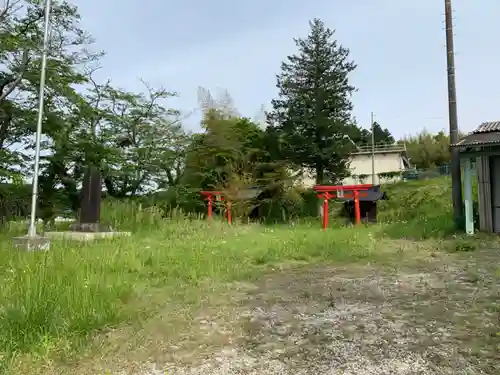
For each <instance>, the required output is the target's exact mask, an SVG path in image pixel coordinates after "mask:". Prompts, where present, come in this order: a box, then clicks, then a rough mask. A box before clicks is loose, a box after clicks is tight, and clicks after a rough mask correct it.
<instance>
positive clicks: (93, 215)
mask: <svg viewBox="0 0 500 375" xmlns="http://www.w3.org/2000/svg"><path fill="white" fill-rule="evenodd" d="M101 184H102V183H101V172H100V171H99V169H98V168H96V167H88V168H87V171H86V172H85V175H84V177H83V185H82V191H81V193H80V212H79V218H78V223H75V224H72V225H71V226H70V230H71V231H74V232H85V233H96V232H112V229H111V228H110V227H109V226H107V225H103V224H101V222H100V218H101V197H102V190H101Z"/></svg>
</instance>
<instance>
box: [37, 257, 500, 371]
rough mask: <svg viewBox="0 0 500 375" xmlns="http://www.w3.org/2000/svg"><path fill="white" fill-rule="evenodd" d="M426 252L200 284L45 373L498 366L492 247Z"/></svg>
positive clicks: (499, 310) (499, 305) (498, 305)
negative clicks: (394, 263)
mask: <svg viewBox="0 0 500 375" xmlns="http://www.w3.org/2000/svg"><path fill="white" fill-rule="evenodd" d="M431 255H432V256H429V257H428V258H427V259H422V258H421V259H420V260H419V261H412V262H407V263H406V264H405V263H403V264H402V265H400V266H398V268H394V267H387V266H383V267H382V266H375V265H370V266H366V265H365V266H359V265H358V266H356V265H350V266H345V267H332V266H328V267H326V266H315V267H311V266H304V265H302V266H287V267H279V268H278V269H276V270H274V271H272V272H269V273H267V274H266V276H265V277H263V278H262V279H261V280H258V281H256V282H254V283H245V284H233V285H230V286H228V287H227V289H223V290H220V289H216V290H212V291H208V290H207V291H206V298H205V299H204V301H203V303H202V304H200V306H199V309H198V310H197V312H196V313H195V314H194V315H193V316H190V317H189V319H188V321H189V322H190V323H189V324H185V321H186V314H187V312H185V313H181V312H180V311H177V312H176V313H175V312H174V311H172V310H175V308H174V307H172V306H171V307H170V309H169V310H168V311H167V310H165V312H164V313H163V314H159V315H158V316H157V317H156V318H154V319H152V320H149V321H147V322H144V323H143V324H142V325H141V327H138V328H137V329H135V330H133V331H131V330H117V331H115V332H111V333H108V334H107V335H106V337H105V338H103V339H102V341H99V342H98V343H96V347H95V348H94V354H92V355H91V356H89V358H88V360H79V361H78V366H77V367H74V363H73V364H71V366H69V367H65V368H63V367H60V366H56V367H53V366H52V365H50V366H48V367H47V369H46V370H47V371H45V373H68V374H69V373H71V374H76V373H78V374H89V375H90V374H105V373H106V372H105V369H111V370H110V372H108V373H109V374H115V373H116V374H130V375H160V374H161V375H163V374H165V373H167V374H168V375H182V374H203V375H209V374H212V375H230V374H297V375H307V374H315V375H320V374H353V375H354V374H359V375H368V374H370V375H371V374H373V375H384V374H398V375H405V374H408V375H409V374H420V375H423V374H454V375H461V374H463V375H469V374H500V333H499V332H500V328H499V323H500V320H499V318H500V301H499V299H498V297H499V296H500V289H499V287H500V284H499V280H500V274H499V270H500V266H499V264H498V259H499V258H500V250H481V251H476V252H473V253H470V254H458V255H457V254H452V255H449V254H443V253H438V254H431ZM175 317H178V318H179V321H176V318H175ZM110 342H112V343H113V344H110ZM96 348H97V349H98V350H97V352H99V355H95V352H96Z"/></svg>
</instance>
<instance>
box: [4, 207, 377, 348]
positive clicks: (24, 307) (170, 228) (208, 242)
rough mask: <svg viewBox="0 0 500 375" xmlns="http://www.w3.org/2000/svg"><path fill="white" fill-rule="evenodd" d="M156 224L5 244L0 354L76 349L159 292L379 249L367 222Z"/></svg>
mask: <svg viewBox="0 0 500 375" xmlns="http://www.w3.org/2000/svg"><path fill="white" fill-rule="evenodd" d="M110 211H111V208H109V207H108V213H107V214H108V215H110V214H111V212H110ZM126 213H127V216H126V217H124V218H123V219H122V220H123V221H129V224H130V222H131V223H132V225H134V226H136V225H137V224H138V223H139V221H133V220H129V219H130V218H131V217H132V215H131V214H130V212H128V211H127V212H126ZM115 214H116V212H115V213H113V215H115ZM144 215H145V214H144ZM151 215H152V216H153V215H154V213H151ZM116 218H117V221H118V216H116ZM155 220H156V219H154V217H149V218H147V219H146V220H145V222H146V223H147V225H144V227H143V228H140V227H139V226H138V225H137V227H136V229H137V232H136V234H135V235H134V236H133V237H132V238H118V239H114V240H109V241H103V242H96V243H93V244H89V245H74V244H70V243H64V242H55V243H53V246H52V248H51V250H50V251H48V252H43V253H37V252H35V253H23V252H14V251H12V249H11V248H10V244H9V242H8V238H7V237H5V238H4V239H3V241H2V242H1V248H0V279H1V280H0V282H1V283H2V288H1V289H0V306H1V308H0V331H1V332H2V335H1V337H0V353H2V355H3V356H5V357H12V356H13V355H16V354H23V353H38V354H39V355H45V354H44V353H47V352H52V353H54V352H58V351H60V350H63V349H64V348H68V347H71V345H73V344H74V343H75V342H76V343H78V342H80V341H81V339H84V338H86V337H87V336H88V335H89V334H92V333H93V332H96V331H98V330H102V329H105V328H106V327H109V326H115V325H117V324H120V323H122V322H126V321H130V320H134V319H136V318H137V317H138V314H139V315H140V314H143V313H146V314H147V313H148V311H152V310H154V309H155V308H157V307H158V306H154V305H151V303H150V301H147V299H148V297H147V296H148V294H149V293H152V292H153V291H154V290H157V289H161V290H162V293H163V296H164V300H163V301H162V302H161V303H168V301H169V300H174V299H175V300H182V299H187V298H189V295H190V293H192V292H194V291H196V289H197V287H198V286H199V285H200V284H201V283H203V282H204V281H205V280H211V282H214V283H223V282H228V281H233V280H242V279H248V278H253V277H257V276H258V275H259V274H260V273H261V272H262V267H265V266H267V265H271V264H275V263H280V262H286V261H308V262H311V261H324V260H334V261H347V260H360V259H367V258H368V259H369V258H370V257H371V256H372V255H373V254H374V243H375V242H374V240H373V237H372V236H371V235H369V233H368V232H367V231H366V230H364V229H363V230H361V228H348V229H334V230H331V231H327V232H326V233H322V232H321V229H320V228H319V225H314V226H311V225H307V224H304V225H299V226H297V227H295V228H293V229H291V228H290V227H286V226H282V227H276V228H265V227H261V226H257V225H247V226H238V225H236V226H233V227H228V226H227V225H224V224H222V223H214V224H213V225H212V226H211V227H208V226H207V224H206V222H204V221H199V220H190V219H186V218H184V219H183V218H181V217H177V218H170V219H162V220H157V221H155ZM151 221H154V222H155V223H156V224H155V226H154V230H153V229H151V224H150V223H151ZM117 223H118V222H117ZM64 350H65V349H64Z"/></svg>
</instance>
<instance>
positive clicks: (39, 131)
mask: <svg viewBox="0 0 500 375" xmlns="http://www.w3.org/2000/svg"><path fill="white" fill-rule="evenodd" d="M50 7H51V0H46V1H45V19H44V31H43V51H42V64H41V72H40V89H39V98H38V118H37V123H36V141H35V166H34V168H33V186H32V188H33V191H32V196H31V217H30V226H29V228H28V236H29V237H35V236H36V204H37V198H38V174H39V171H40V144H41V141H42V123H43V106H44V97H45V76H46V70H47V52H48V49H49V36H50Z"/></svg>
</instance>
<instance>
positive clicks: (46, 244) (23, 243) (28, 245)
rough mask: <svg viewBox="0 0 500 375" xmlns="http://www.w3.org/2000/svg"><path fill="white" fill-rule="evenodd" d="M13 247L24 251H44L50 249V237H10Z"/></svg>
mask: <svg viewBox="0 0 500 375" xmlns="http://www.w3.org/2000/svg"><path fill="white" fill-rule="evenodd" d="M12 245H13V246H14V248H15V249H18V250H26V251H46V250H49V249H50V238H49V237H47V236H21V237H15V238H13V239H12Z"/></svg>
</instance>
